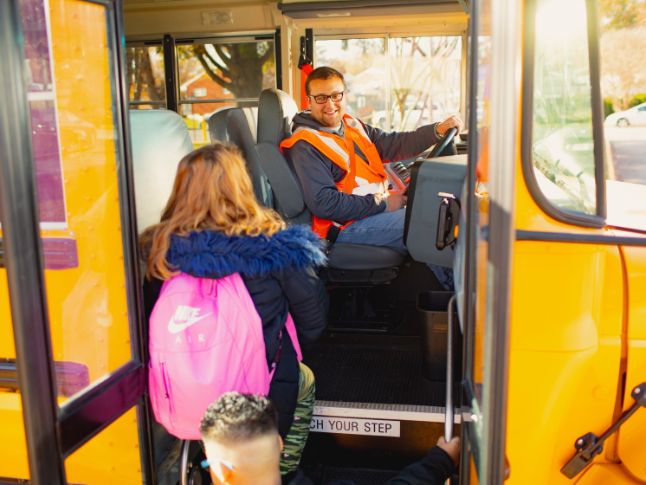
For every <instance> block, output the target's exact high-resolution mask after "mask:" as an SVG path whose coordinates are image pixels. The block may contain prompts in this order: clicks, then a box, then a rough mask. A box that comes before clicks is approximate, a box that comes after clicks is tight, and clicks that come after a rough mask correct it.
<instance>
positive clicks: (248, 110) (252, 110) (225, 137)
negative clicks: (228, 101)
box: [207, 106, 258, 146]
mask: <svg viewBox="0 0 646 485" xmlns="http://www.w3.org/2000/svg"><path fill="white" fill-rule="evenodd" d="M234 113H235V114H234ZM257 118H258V108H257V107H256V106H247V107H244V108H235V107H233V108H222V109H220V110H218V111H216V112H215V113H213V114H212V115H211V116H210V117H209V119H208V122H207V123H208V125H209V136H210V138H211V141H216V140H219V141H232V142H233V143H235V144H236V145H238V146H240V145H241V143H242V140H241V139H240V137H244V141H247V140H248V139H249V137H250V139H251V141H252V142H253V143H254V144H255V142H256V120H257ZM245 125H246V126H245ZM232 131H235V132H236V133H238V134H239V138H238V139H235V140H234V139H232V136H233V134H232ZM247 135H248V136H247Z"/></svg>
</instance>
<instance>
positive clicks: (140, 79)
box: [126, 44, 166, 109]
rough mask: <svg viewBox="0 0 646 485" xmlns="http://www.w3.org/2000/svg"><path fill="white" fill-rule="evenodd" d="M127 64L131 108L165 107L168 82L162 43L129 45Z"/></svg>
mask: <svg viewBox="0 0 646 485" xmlns="http://www.w3.org/2000/svg"><path fill="white" fill-rule="evenodd" d="M126 66H127V74H126V75H127V76H128V100H129V101H130V108H131V109H155V108H157V109H158V108H165V107H166V84H165V77H164V53H163V49H162V46H161V44H159V45H128V47H127V48H126Z"/></svg>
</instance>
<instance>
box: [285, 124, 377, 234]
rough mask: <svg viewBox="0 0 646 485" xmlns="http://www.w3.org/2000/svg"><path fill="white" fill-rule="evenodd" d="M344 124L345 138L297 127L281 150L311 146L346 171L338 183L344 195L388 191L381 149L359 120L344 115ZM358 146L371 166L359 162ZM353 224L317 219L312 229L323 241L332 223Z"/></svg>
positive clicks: (314, 218)
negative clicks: (297, 146) (356, 151)
mask: <svg viewBox="0 0 646 485" xmlns="http://www.w3.org/2000/svg"><path fill="white" fill-rule="evenodd" d="M343 121H344V123H345V131H344V135H345V136H344V137H340V136H339V135H335V134H332V133H327V132H325V131H319V130H316V129H314V128H309V127H305V126H301V127H298V128H297V130H296V132H295V133H294V134H293V135H292V136H291V137H289V138H287V139H285V140H283V141H282V143H281V144H280V148H281V149H286V148H291V147H292V146H294V144H295V143H296V142H299V141H301V140H302V141H306V142H307V143H310V144H311V145H312V146H313V147H314V148H316V149H317V150H318V151H320V152H321V153H322V154H323V155H325V156H326V157H327V158H329V159H330V160H331V161H332V162H333V163H335V164H336V165H337V166H339V167H340V168H341V169H343V170H344V171H345V176H344V177H343V178H342V179H341V180H339V181H338V182H336V187H337V189H339V190H340V191H341V192H344V193H346V194H354V195H368V194H377V193H384V192H387V191H388V176H387V175H386V171H385V170H384V164H383V162H382V161H381V157H380V156H379V153H378V152H377V147H375V145H374V143H372V141H370V138H368V134H367V133H366V130H365V129H364V128H363V125H362V124H361V122H360V121H359V120H357V119H356V118H353V117H352V116H350V115H348V114H346V115H344V116H343ZM355 143H356V145H357V146H358V147H359V148H360V149H361V152H362V153H363V154H364V155H365V156H366V158H367V159H368V163H364V161H363V160H360V163H357V161H356V154H355V150H354V145H355ZM297 163H298V162H297ZM352 222H354V221H348V222H346V223H345V224H343V225H339V224H338V223H336V222H333V221H330V220H328V219H321V218H320V217H316V216H313V217H312V230H313V231H314V232H315V233H317V234H318V235H319V236H321V237H322V238H325V237H327V234H328V231H329V230H330V226H331V225H332V224H335V225H338V226H340V228H341V229H344V228H346V227H347V226H349V225H350V224H352Z"/></svg>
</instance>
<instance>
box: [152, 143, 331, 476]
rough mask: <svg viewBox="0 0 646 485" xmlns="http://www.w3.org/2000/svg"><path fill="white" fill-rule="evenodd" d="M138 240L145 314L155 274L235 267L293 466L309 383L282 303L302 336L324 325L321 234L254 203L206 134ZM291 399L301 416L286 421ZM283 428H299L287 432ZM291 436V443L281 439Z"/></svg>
mask: <svg viewBox="0 0 646 485" xmlns="http://www.w3.org/2000/svg"><path fill="white" fill-rule="evenodd" d="M140 242H141V246H142V252H143V254H144V257H145V259H146V282H145V284H144V300H145V304H146V313H147V316H150V312H151V311H152V308H153V306H154V303H155V301H156V300H157V298H158V296H159V291H160V289H161V285H162V282H163V280H166V279H168V278H170V277H172V276H173V275H175V274H177V273H178V272H183V273H187V274H190V275H192V276H196V277H202V278H222V277H225V276H228V275H230V274H233V273H239V274H240V275H241V276H242V279H243V281H244V283H245V286H246V287H247V290H248V291H249V294H250V296H251V299H252V300H253V302H254V306H255V307H256V310H257V311H258V314H259V315H260V318H261V320H262V325H263V335H264V340H265V349H266V358H267V363H268V365H272V364H275V371H274V374H273V378H272V381H271V385H270V389H269V398H270V399H271V400H272V401H273V403H274V405H275V407H276V409H277V410H278V420H279V432H280V434H281V436H283V438H284V439H285V442H286V448H287V452H286V454H287V455H288V456H287V457H284V458H287V459H284V460H283V462H284V463H282V464H283V467H282V471H283V472H284V473H286V472H293V471H295V469H296V467H297V466H298V461H299V459H300V454H301V452H302V448H303V447H304V445H305V439H304V438H306V436H307V432H308V431H309V419H311V412H312V410H311V407H312V406H313V400H314V385H313V378H312V375H311V371H309V369H307V368H306V367H305V366H303V365H302V364H300V365H299V362H298V359H297V355H296V351H295V349H294V347H293V345H292V342H291V340H290V338H289V335H288V333H287V332H286V331H284V330H285V328H284V327H285V322H286V318H287V313H288V312H290V313H291V315H292V317H293V319H294V322H295V324H296V329H297V333H298V338H299V342H300V343H301V344H307V343H309V342H312V341H314V340H315V339H316V338H318V337H319V336H320V335H321V333H322V332H323V330H324V329H325V325H326V318H327V294H326V292H325V288H324V286H323V283H322V282H321V281H320V280H319V278H318V276H317V274H316V271H315V269H316V267H317V266H320V265H323V264H324V263H325V255H324V253H323V251H322V250H321V240H320V238H319V237H318V236H316V235H315V234H314V233H313V232H312V231H311V230H310V229H309V228H308V227H306V226H291V227H286V224H285V222H284V221H283V220H282V219H281V218H280V216H279V215H278V214H277V213H276V212H275V211H273V210H272V209H269V208H266V207H263V206H261V205H260V204H259V203H258V202H257V200H256V198H255V195H254V192H253V187H252V183H251V179H250V177H249V174H248V173H247V170H246V166H245V163H244V160H243V159H242V156H241V154H240V151H239V150H238V149H237V148H236V147H234V146H232V145H228V144H223V143H214V144H211V145H207V146H204V147H201V148H198V149H196V150H194V151H193V152H191V153H189V154H188V155H186V156H185V157H184V158H183V159H182V160H181V161H180V162H179V165H178V167H177V175H176V177H175V182H174V184H173V189H172V192H171V195H170V198H169V200H168V203H167V205H166V207H165V209H164V211H163V212H162V216H161V221H160V222H159V223H158V224H155V225H153V226H151V227H149V228H147V229H146V230H145V231H144V233H143V234H142V236H141V239H140ZM299 386H300V387H299ZM297 399H300V400H301V401H302V402H299V408H301V409H300V414H302V416H299V418H300V419H297V420H296V421H294V412H295V410H296V409H297ZM308 407H309V410H308V409H307V408H308ZM308 418H309V419H308ZM292 422H293V426H292ZM290 428H292V429H291V430H290ZM288 431H289V435H293V434H294V433H297V435H298V436H295V437H294V436H292V438H291V439H290V436H289V435H288ZM303 433H304V434H305V437H303V436H302V435H303ZM290 442H293V443H295V446H294V447H292V448H289V446H288V445H289V443H290Z"/></svg>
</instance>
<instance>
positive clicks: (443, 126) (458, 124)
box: [435, 116, 464, 136]
mask: <svg viewBox="0 0 646 485" xmlns="http://www.w3.org/2000/svg"><path fill="white" fill-rule="evenodd" d="M463 127H464V126H463V123H462V120H461V119H460V117H459V116H449V117H448V118H447V119H445V120H444V121H440V122H439V123H438V124H437V126H436V127H435V131H436V132H437V134H438V135H439V136H444V134H445V133H446V132H447V131H449V130H450V129H451V128H457V129H458V132H457V133H456V135H457V134H459V133H460V132H461V131H462V128H463Z"/></svg>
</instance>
